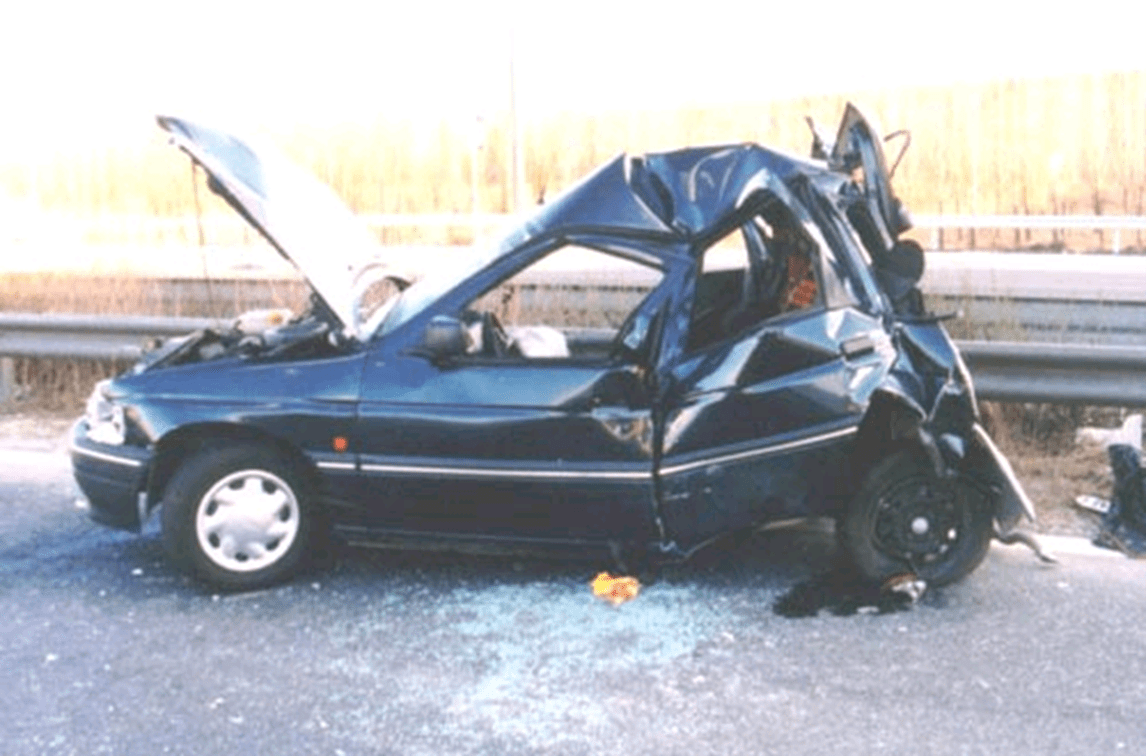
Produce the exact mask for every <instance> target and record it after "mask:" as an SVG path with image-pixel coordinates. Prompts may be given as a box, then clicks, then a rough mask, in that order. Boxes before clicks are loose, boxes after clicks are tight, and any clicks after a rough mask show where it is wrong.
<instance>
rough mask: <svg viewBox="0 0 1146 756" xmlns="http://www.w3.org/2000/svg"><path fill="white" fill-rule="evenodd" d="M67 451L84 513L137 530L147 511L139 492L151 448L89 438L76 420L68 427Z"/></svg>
mask: <svg viewBox="0 0 1146 756" xmlns="http://www.w3.org/2000/svg"><path fill="white" fill-rule="evenodd" d="M69 451H70V453H71V458H72V473H73V474H74V475H75V478H76V484H77V485H78V486H79V487H80V490H81V491H82V492H83V495H84V497H85V498H86V499H87V503H88V507H87V512H88V516H90V517H91V518H92V519H93V520H95V521H96V522H98V523H101V524H103V525H108V526H110V527H113V528H120V529H122V530H130V531H133V532H136V533H138V532H139V530H140V528H141V526H142V522H143V519H144V516H146V514H147V512H146V502H145V500H144V499H141V496H143V495H144V492H145V491H146V488H147V476H148V473H149V471H150V469H151V450H150V449H147V448H143V447H138V446H128V445H122V446H112V445H110V444H101V443H97V442H95V441H92V440H90V439H89V438H88V437H87V423H86V422H85V421H84V420H80V421H79V422H77V423H76V424H75V425H74V426H73V427H72V435H71V443H70V445H69ZM141 502H142V504H141Z"/></svg>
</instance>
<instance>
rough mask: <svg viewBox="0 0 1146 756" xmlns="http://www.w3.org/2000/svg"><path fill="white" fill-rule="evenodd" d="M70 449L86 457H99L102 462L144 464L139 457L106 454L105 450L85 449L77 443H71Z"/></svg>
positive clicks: (134, 465)
mask: <svg viewBox="0 0 1146 756" xmlns="http://www.w3.org/2000/svg"><path fill="white" fill-rule="evenodd" d="M68 450H69V451H70V452H72V453H73V454H79V455H82V456H84V457H91V458H92V459H98V460H100V461H101V462H111V463H112V464H114V465H123V466H124V467H142V466H143V462H142V461H141V460H138V459H131V458H130V457H117V456H115V455H114V454H105V453H103V452H97V451H95V450H93V449H84V448H82V447H79V446H76V445H75V444H69V445H68Z"/></svg>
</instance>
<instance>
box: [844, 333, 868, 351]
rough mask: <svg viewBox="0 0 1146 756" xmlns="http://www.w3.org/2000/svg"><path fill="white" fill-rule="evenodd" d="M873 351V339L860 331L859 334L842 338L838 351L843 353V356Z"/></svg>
mask: <svg viewBox="0 0 1146 756" xmlns="http://www.w3.org/2000/svg"><path fill="white" fill-rule="evenodd" d="M874 351H875V339H873V338H872V337H871V336H870V335H869V334H866V333H861V334H860V335H859V336H852V337H851V338H850V339H844V341H843V342H842V343H841V344H840V352H842V353H843V355H844V357H859V356H861V355H864V354H869V353H871V352H874Z"/></svg>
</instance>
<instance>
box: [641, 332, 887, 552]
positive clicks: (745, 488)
mask: <svg viewBox="0 0 1146 756" xmlns="http://www.w3.org/2000/svg"><path fill="white" fill-rule="evenodd" d="M894 358H895V352H894V350H893V349H891V344H890V340H889V339H888V338H887V335H886V332H884V331H883V330H882V327H881V325H880V324H879V321H877V320H875V319H873V318H871V317H870V316H867V315H865V314H863V313H861V312H858V311H855V310H828V311H820V312H812V313H807V314H801V315H797V316H794V317H793V316H785V317H782V318H779V319H777V320H775V321H772V322H769V323H767V324H765V325H764V326H762V327H760V328H757V329H755V330H754V331H750V332H749V333H748V334H747V335H745V336H744V337H743V338H741V339H740V340H739V341H733V342H724V343H721V344H717V345H714V346H713V347H710V348H708V349H705V350H703V351H701V352H700V353H698V354H695V355H693V356H690V357H688V358H686V359H685V360H683V361H682V362H681V363H680V364H679V365H678V366H677V367H676V369H675V370H674V378H675V380H676V382H677V385H678V386H679V388H680V393H679V394H678V395H677V397H678V398H675V399H673V400H671V401H670V402H669V407H668V409H667V411H666V416H665V421H664V432H663V437H662V444H663V453H662V457H661V461H660V466H659V470H658V474H659V477H660V484H661V490H662V517H663V519H664V522H665V527H666V530H667V531H668V532H669V534H670V537H672V538H673V539H675V540H676V542H677V544H678V545H680V546H681V547H682V548H685V549H688V548H690V547H691V546H693V545H695V544H697V543H701V542H703V541H704V540H705V539H707V538H709V537H711V536H713V535H716V534H718V533H720V532H722V531H726V530H728V529H731V528H739V527H745V526H747V525H750V524H752V523H754V522H759V521H762V520H767V519H774V518H778V517H785V516H800V515H809V514H812V515H814V514H824V513H829V512H832V511H834V510H835V509H836V508H838V507H839V506H840V503H841V501H842V500H843V499H845V498H846V496H847V488H848V486H849V485H850V483H851V481H852V479H853V470H852V467H851V449H852V446H851V442H852V439H853V437H854V436H855V434H856V432H857V430H858V427H859V425H860V422H861V420H862V418H863V414H864V412H865V410H866V408H867V405H868V402H869V400H870V397H871V395H872V393H873V392H874V391H875V390H876V389H877V388H878V386H879V385H880V383H881V381H883V379H884V378H885V377H886V376H887V374H888V371H889V369H890V366H891V364H892V362H893V361H894Z"/></svg>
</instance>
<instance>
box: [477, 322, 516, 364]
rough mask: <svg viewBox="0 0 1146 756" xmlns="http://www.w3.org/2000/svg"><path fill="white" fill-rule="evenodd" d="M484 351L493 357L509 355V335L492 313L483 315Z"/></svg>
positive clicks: (482, 335) (482, 337)
mask: <svg viewBox="0 0 1146 756" xmlns="http://www.w3.org/2000/svg"><path fill="white" fill-rule="evenodd" d="M481 343H482V351H485V352H486V353H487V354H489V355H490V356H492V357H505V356H506V355H508V354H509V344H510V341H509V334H507V333H506V332H505V329H504V328H503V327H502V325H501V322H499V321H498V319H497V316H496V315H494V314H493V313H492V312H483V313H482V314H481Z"/></svg>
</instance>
